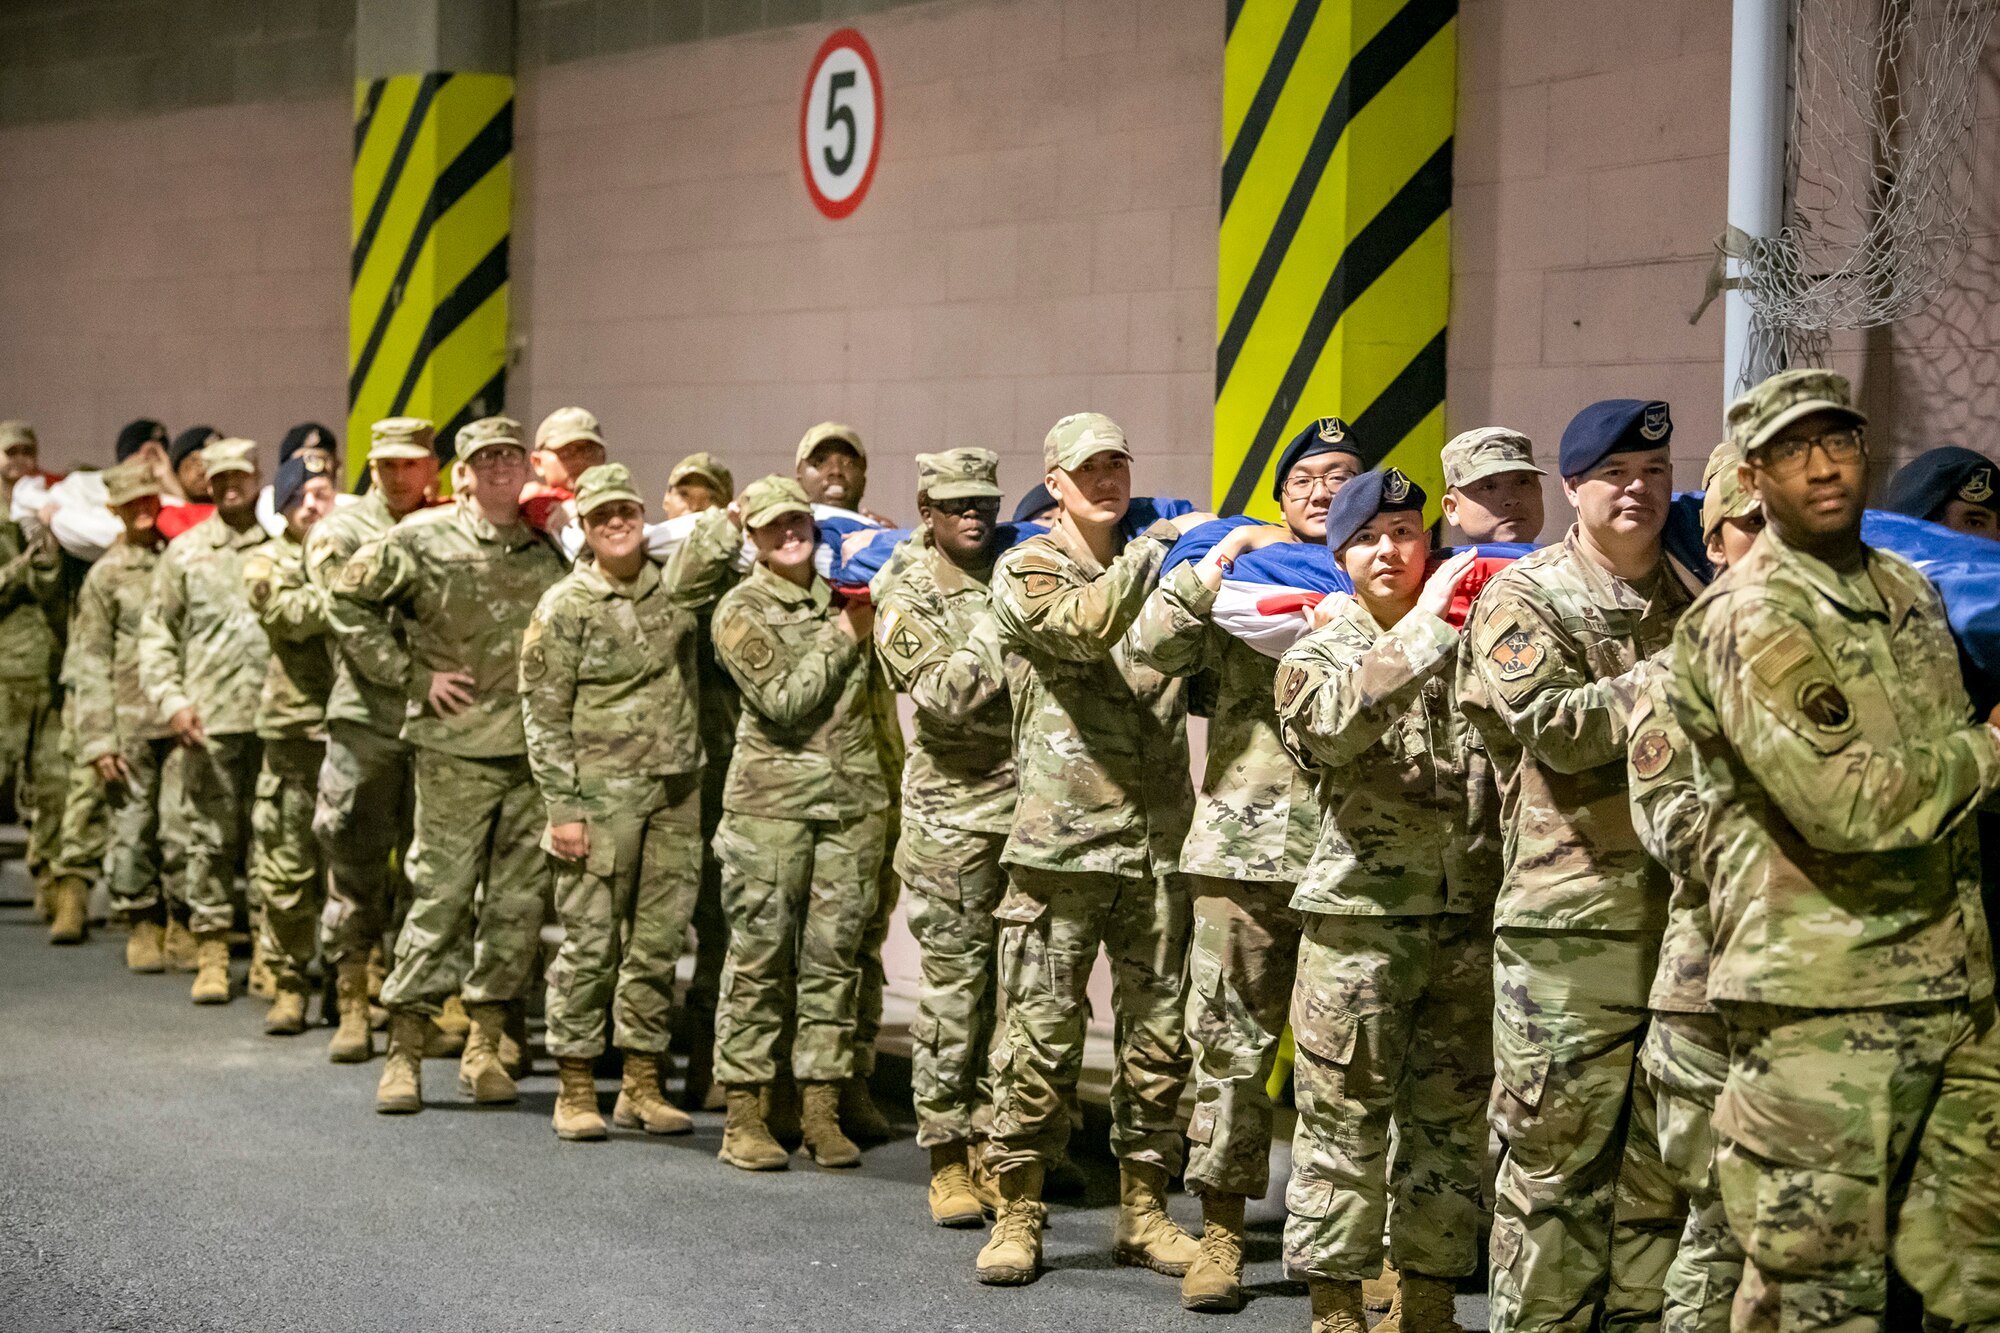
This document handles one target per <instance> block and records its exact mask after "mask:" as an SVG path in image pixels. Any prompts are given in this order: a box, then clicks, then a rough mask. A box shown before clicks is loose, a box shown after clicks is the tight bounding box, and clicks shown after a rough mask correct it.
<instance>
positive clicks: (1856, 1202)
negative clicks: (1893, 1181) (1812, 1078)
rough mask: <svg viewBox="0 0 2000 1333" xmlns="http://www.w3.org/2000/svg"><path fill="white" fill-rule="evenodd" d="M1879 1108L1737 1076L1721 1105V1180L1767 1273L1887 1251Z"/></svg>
mask: <svg viewBox="0 0 2000 1333" xmlns="http://www.w3.org/2000/svg"><path fill="white" fill-rule="evenodd" d="M1876 1109H1877V1108H1873V1107H1870V1106H1868V1105H1866V1104H1864V1103H1859V1102H1850V1103H1847V1104H1846V1105H1843V1104H1842V1103H1841V1094H1840V1093H1839V1092H1837V1091H1829V1092H1828V1093H1827V1094H1826V1095H1825V1096H1823V1097H1811V1098H1808V1097H1803V1096H1799V1095H1796V1094H1794V1093H1792V1092H1790V1091H1789V1090H1787V1089H1784V1088H1779V1087H1773V1086H1769V1085H1768V1084H1761V1083H1758V1082H1755V1081H1750V1080H1745V1079H1743V1078H1741V1077H1740V1076H1739V1075H1738V1074H1737V1073H1736V1072H1735V1071H1732V1072H1731V1077H1730V1079H1729V1082H1728V1083H1727V1084H1726V1085H1724V1087H1723V1089H1722V1095H1721V1096H1720V1097H1719V1098H1717V1099H1716V1103H1715V1121H1714V1124H1715V1134H1716V1137H1717V1138H1718V1139H1719V1140H1721V1146H1720V1148H1719V1150H1718V1152H1717V1154H1716V1176H1717V1179H1718V1182H1719V1183H1720V1185H1721V1187H1722V1198H1723V1206H1724V1207H1725V1208H1726V1209H1727V1211H1728V1213H1729V1217H1730V1221H1731V1230H1733V1231H1734V1232H1735V1233H1736V1237H1737V1240H1738V1241H1739V1242H1741V1243H1742V1245H1743V1248H1744V1253H1745V1254H1746V1255H1747V1256H1748V1257H1749V1258H1750V1259H1751V1260H1752V1261H1753V1262H1755V1263H1756V1265H1757V1266H1758V1267H1759V1268H1760V1269H1762V1270H1764V1271H1765V1272H1767V1273H1769V1274H1771V1275H1772V1276H1774V1277H1786V1276H1791V1275H1799V1276H1805V1275H1812V1274H1819V1273H1825V1272H1827V1271H1829V1270H1832V1269H1837V1268H1841V1267H1844V1266H1846V1265H1849V1264H1853V1263H1859V1262H1861V1261H1863V1260H1864V1259H1865V1258H1866V1257H1867V1256H1868V1255H1870V1254H1876V1255H1879V1254H1881V1253H1882V1252H1883V1250H1884V1248H1885V1247H1886V1246H1887V1244H1888V1231H1889V1226H1888V1197H1887V1190H1886V1188H1885V1181H1884V1158H1885V1155H1886V1154H1885V1147H1886V1145H1885V1143H1884V1141H1883V1140H1884V1139H1885V1137H1886V1125H1878V1123H1877V1121H1878V1119H1879V1118H1880V1117H1878V1116H1877V1115H1876V1114H1874V1112H1875V1111H1876Z"/></svg>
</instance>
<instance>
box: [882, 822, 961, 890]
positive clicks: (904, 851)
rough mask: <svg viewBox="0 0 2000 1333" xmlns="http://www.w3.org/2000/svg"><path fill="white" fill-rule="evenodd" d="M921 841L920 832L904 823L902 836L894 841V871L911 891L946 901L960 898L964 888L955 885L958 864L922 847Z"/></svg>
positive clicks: (957, 878)
mask: <svg viewBox="0 0 2000 1333" xmlns="http://www.w3.org/2000/svg"><path fill="white" fill-rule="evenodd" d="M922 840H924V835H923V834H922V833H920V832H918V831H916V830H915V829H912V828H911V827H910V826H909V825H907V824H906V825H904V827H903V836H902V837H901V838H900V839H898V840H897V843H896V859H895V863H894V864H895V870H896V874H897V875H899V876H901V877H902V881H903V883H904V884H906V885H908V886H909V889H910V891H911V892H912V893H921V894H923V895H924V896H925V897H927V898H941V899H943V900H944V901H946V902H953V903H955V902H958V901H960V900H961V899H962V898H963V897H964V891H963V889H962V888H961V886H960V884H959V875H960V871H959V866H958V863H957V862H956V861H953V860H951V859H950V858H948V857H944V856H940V855H938V854H937V853H936V852H935V851H933V850H932V849H931V848H929V847H926V846H923V845H922Z"/></svg>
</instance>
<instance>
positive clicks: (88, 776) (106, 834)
mask: <svg viewBox="0 0 2000 1333" xmlns="http://www.w3.org/2000/svg"><path fill="white" fill-rule="evenodd" d="M75 697H76V696H75V695H71V696H69V698H68V699H66V700H65V701H64V705H63V714H62V731H61V740H60V742H59V749H60V752H61V755H62V764H63V772H64V776H63V806H62V820H61V826H60V828H59V829H58V831H57V836H56V845H55V849H54V855H53V856H52V857H51V858H50V860H49V863H48V873H49V874H50V876H52V877H61V876H66V875H73V876H75V877H76V878H77V879H80V880H83V881H85V882H86V883H89V882H92V881H94V880H96V878H97V875H98V872H99V871H100V870H102V869H103V867H104V858H105V854H106V852H107V851H108V849H109V846H110V842H111V818H110V809H111V807H110V804H109V802H108V801H107V799H106V796H105V791H104V784H103V783H102V782H100V781H99V780H98V777H97V770H96V768H94V767H93V766H92V765H90V764H85V763H79V762H78V761H77V758H76V753H77V746H76V733H75V730H74V728H72V727H71V725H70V711H71V705H72V704H73V703H74V701H75Z"/></svg>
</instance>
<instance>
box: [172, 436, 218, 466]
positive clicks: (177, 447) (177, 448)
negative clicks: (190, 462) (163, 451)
mask: <svg viewBox="0 0 2000 1333" xmlns="http://www.w3.org/2000/svg"><path fill="white" fill-rule="evenodd" d="M221 438H222V432H221V431H219V430H217V429H216V428H215V427H213V426H189V427H188V428H187V429H186V430H184V431H182V432H181V433H180V434H178V435H176V436H174V442H173V444H171V445H170V446H168V448H167V461H168V462H169V463H172V464H173V465H174V466H175V467H179V466H180V465H181V460H182V459H184V458H186V457H187V456H188V455H189V454H191V453H193V452H194V451H195V450H197V449H206V448H207V447H208V446H209V445H211V444H213V443H215V442H216V441H217V440H219V439H221Z"/></svg>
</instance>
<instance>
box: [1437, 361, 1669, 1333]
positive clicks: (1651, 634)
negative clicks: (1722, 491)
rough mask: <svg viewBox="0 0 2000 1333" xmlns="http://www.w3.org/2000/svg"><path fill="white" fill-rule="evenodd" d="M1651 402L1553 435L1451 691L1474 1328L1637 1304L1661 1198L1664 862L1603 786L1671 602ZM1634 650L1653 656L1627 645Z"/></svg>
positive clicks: (1651, 1259) (1637, 1321) (1540, 1322)
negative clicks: (1462, 782) (1471, 1054)
mask: <svg viewBox="0 0 2000 1333" xmlns="http://www.w3.org/2000/svg"><path fill="white" fill-rule="evenodd" d="M1671 434H1672V422H1671V420H1670V418H1669V416H1668V411H1667V405H1666V404H1665V403H1660V402H1651V403H1648V402H1640V401H1637V400H1631V399H1619V400H1615V401H1612V402H1606V403H1597V404H1594V405H1592V406H1591V407H1588V408H1586V409H1584V410H1583V411H1582V412H1580V413H1578V414H1577V416H1576V418H1575V419H1574V420H1573V421H1572V422H1571V423H1570V425H1569V427H1568V429H1567V430H1565V431H1564V433H1563V442H1562V450H1561V457H1560V466H1561V470H1562V474H1563V488H1564V491H1565V493H1566V494H1567V495H1568V496H1569V499H1570V502H1571V504H1573V505H1575V506H1576V507H1577V509H1578V521H1577V524H1576V525H1575V526H1574V527H1572V528H1571V529H1570V532H1569V534H1568V536H1567V537H1565V538H1564V540H1563V541H1562V542H1561V543H1560V544H1559V545H1556V546H1551V547H1546V548H1544V549H1542V550H1540V551H1536V552H1534V553H1533V554H1531V555H1528V556H1525V557H1523V558H1522V559H1520V560H1517V561H1515V562H1514V563H1513V564H1512V565H1511V566H1509V567H1508V568H1507V569H1505V570H1503V571H1502V572H1501V573H1499V574H1498V575H1496V576H1494V578H1493V580H1492V581H1491V582H1490V583H1488V584H1487V585H1486V587H1485V588H1484V589H1483V590H1482V591H1481V592H1480V595H1479V599H1478V601H1477V602H1476V603H1475V604H1474V606H1473V610H1472V615H1471V619H1470V622H1469V624H1468V625H1467V629H1466V644H1467V648H1468V651H1467V652H1465V653H1463V654H1461V657H1460V667H1459V682H1458V683H1459V697H1460V699H1461V700H1462V701H1463V704H1464V707H1465V709H1466V711H1467V713H1468V715H1469V716H1470V717H1471V718H1472V721H1473V722H1474V724H1475V725H1476V726H1477V727H1478V728H1479V731H1480V733H1481V735H1482V736H1483V737H1484V740H1485V744H1486V748H1487V751H1488V753H1489V754H1490V755H1491V757H1492V762H1493V769H1494V775H1495V777H1496V779H1497V781H1498V784H1499V790H1500V802H1501V806H1500V808H1501V822H1502V826H1503V828H1504V830H1505V854H1506V856H1505V860H1506V872H1505V878H1504V879H1503V881H1502V884H1501V888H1500V894H1499V901H1498V904H1497V906H1496V908H1495V911H1494V925H1495V939H1494V954H1495V958H1494V991H1495V1000H1496V1008H1495V1013H1494V1023H1493V1041H1494V1050H1493V1059H1494V1066H1495V1068H1494V1073H1495V1079H1496V1084H1497V1086H1496V1087H1495V1089H1494V1103H1493V1116H1494V1125H1495V1128H1496V1129H1497V1131H1498V1132H1499V1135H1500V1138H1501V1140H1502V1141H1503V1143H1504V1144H1505V1152H1504V1155H1503V1157H1502V1159H1501V1163H1500V1172H1499V1180H1498V1185H1497V1190H1498V1200H1497V1207H1496V1209H1495V1213H1496V1216H1495V1219H1494V1223H1493V1239H1492V1255H1491V1260H1492V1267H1491V1290H1492V1303H1491V1312H1492V1313H1491V1318H1492V1323H1493V1328H1494V1329H1495V1330H1496V1333H1515V1331H1516V1330H1529V1329H1533V1330H1540V1329H1577V1330H1581V1329H1583V1328H1585V1327H1586V1326H1590V1325H1591V1323H1592V1320H1593V1317H1594V1316H1593V1310H1594V1308H1596V1307H1599V1306H1602V1308H1603V1321H1604V1325H1605V1326H1606V1327H1611V1328H1616V1327H1622V1326H1628V1325H1639V1326H1643V1325H1646V1324H1651V1323H1655V1322H1657V1321H1658V1319H1659V1310H1660V1304H1661V1301H1662V1291H1661V1287H1662V1284H1663V1283H1664V1281H1665V1277H1666V1269H1667V1266H1668V1264H1669V1263H1670V1262H1671V1260H1672V1256H1673V1247H1674V1240H1675V1237H1677V1236H1678V1234H1679V1232H1680V1229H1681V1225H1682V1216H1681V1215H1682V1203H1681V1200H1680V1199H1679V1197H1678V1193H1677V1191H1675V1190H1674V1188H1673V1184H1672V1180H1671V1178H1670V1177H1669V1176H1668V1174H1667V1172H1666V1169H1665V1167H1664V1166H1663V1165H1662V1164H1661V1163H1660V1160H1659V1150H1658V1140H1657V1136H1656V1133H1655V1129H1654V1124H1653V1103H1652V1096H1651V1089H1650V1087H1648V1086H1647V1085H1646V1084H1645V1083H1644V1081H1643V1080H1636V1081H1635V1078H1634V1073H1635V1061H1636V1057H1637V1055H1638V1049H1639V1045H1640V1042H1641V1040H1642V1039H1643V1037H1644V1036H1645V1029H1646V1019H1647V1008H1646V1002H1647V994H1648V991H1649V989H1650V987H1651V985H1652V981H1653V974H1654V970H1655V966H1656V964H1657V962H1658V960H1659V949H1660V935H1661V932H1662V930H1663V929H1664V927H1665V925H1666V908H1667V876H1666V871H1665V870H1664V869H1662V868H1661V867H1660V866H1659V864H1658V863H1657V862H1655V861H1653V860H1652V858H1650V857H1648V856H1647V855H1646V854H1645V852H1644V851H1643V850H1642V849H1641V848H1640V846H1639V843H1638V840H1637V838H1636V837H1635V836H1634V834H1633V831H1632V827H1631V814H1630V810H1629V806H1628V801H1627V791H1626V785H1625V755H1626V748H1627V744H1628V741H1629V739H1630V733H1629V730H1628V716H1627V714H1628V711H1629V703H1630V700H1631V699H1633V698H1634V697H1636V695H1637V693H1638V686H1639V685H1640V684H1642V683H1643V681H1644V679H1645V675H1646V673H1648V672H1655V671H1660V670H1663V669H1664V659H1663V658H1658V657H1657V655H1658V654H1661V653H1662V652H1663V650H1664V649H1665V647H1666V646H1667V644H1668V643H1669V642H1670V637H1671V635H1672V632H1673V627H1674V624H1675V623H1676V622H1677V621H1678V620H1679V619H1680V616H1681V613H1682V612H1683V611H1684V610H1685V609H1686V607H1687V604H1688V601H1689V599H1690V598H1689V592H1688V587H1687V583H1686V582H1684V576H1683V574H1682V572H1681V571H1680V570H1679V569H1678V567H1677V566H1674V565H1673V564H1672V562H1671V561H1669V560H1668V559H1667V558H1666V557H1665V554H1664V552H1663V550H1662V547H1661V544H1660V533H1661V531H1662V530H1663V528H1664V527H1665V524H1666V517H1667V504H1668V499H1669V493H1670V491H1671V489H1672V465H1671V461H1670V458H1669V455H1668V440H1669V439H1670V438H1671ZM1649 659H1654V660H1649Z"/></svg>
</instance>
